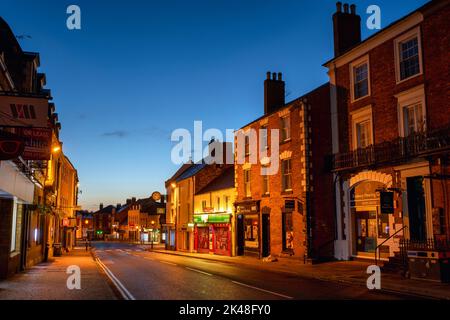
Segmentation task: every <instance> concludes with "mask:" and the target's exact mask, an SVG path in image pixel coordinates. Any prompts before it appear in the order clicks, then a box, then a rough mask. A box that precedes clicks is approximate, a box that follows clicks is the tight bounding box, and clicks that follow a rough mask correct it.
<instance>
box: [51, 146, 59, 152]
mask: <svg viewBox="0 0 450 320" xmlns="http://www.w3.org/2000/svg"><path fill="white" fill-rule="evenodd" d="M59 151H61V147H60V146H54V147H53V149H52V152H53V153H58V152H59Z"/></svg>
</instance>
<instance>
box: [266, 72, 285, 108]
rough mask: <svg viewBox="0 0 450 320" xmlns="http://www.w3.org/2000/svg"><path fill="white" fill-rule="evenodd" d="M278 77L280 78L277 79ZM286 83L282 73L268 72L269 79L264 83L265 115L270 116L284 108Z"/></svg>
mask: <svg viewBox="0 0 450 320" xmlns="http://www.w3.org/2000/svg"><path fill="white" fill-rule="evenodd" d="M277 76H278V78H277ZM284 98H285V83H284V81H283V75H282V74H281V72H279V73H278V75H277V73H276V72H274V73H272V78H271V76H270V72H267V78H266V80H265V81H264V114H269V113H272V112H274V111H275V110H277V109H279V108H280V107H282V106H284V103H285V101H284Z"/></svg>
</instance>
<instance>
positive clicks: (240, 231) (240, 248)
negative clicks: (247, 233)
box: [236, 214, 245, 256]
mask: <svg viewBox="0 0 450 320" xmlns="http://www.w3.org/2000/svg"><path fill="white" fill-rule="evenodd" d="M236 228H237V230H236V231H237V232H236V234H237V253H236V254H237V255H238V256H243V255H244V244H245V242H244V216H243V215H242V214H240V215H238V216H237V223H236Z"/></svg>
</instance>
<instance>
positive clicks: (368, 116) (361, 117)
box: [350, 105, 374, 150]
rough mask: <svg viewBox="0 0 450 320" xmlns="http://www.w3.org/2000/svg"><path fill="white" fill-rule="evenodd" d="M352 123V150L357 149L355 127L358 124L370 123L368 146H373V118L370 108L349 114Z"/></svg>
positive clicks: (356, 131)
mask: <svg viewBox="0 0 450 320" xmlns="http://www.w3.org/2000/svg"><path fill="white" fill-rule="evenodd" d="M350 116H351V121H352V150H357V149H358V130H357V125H358V124H359V123H362V122H365V121H369V122H370V144H369V145H368V146H370V145H373V144H374V130H373V116H372V106H371V105H369V106H367V107H364V108H361V109H358V110H356V111H354V112H352V113H350Z"/></svg>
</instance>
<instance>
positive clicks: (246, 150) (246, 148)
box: [245, 136, 250, 156]
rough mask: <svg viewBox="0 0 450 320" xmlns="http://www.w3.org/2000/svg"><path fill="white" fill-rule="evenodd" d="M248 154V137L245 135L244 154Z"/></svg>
mask: <svg viewBox="0 0 450 320" xmlns="http://www.w3.org/2000/svg"><path fill="white" fill-rule="evenodd" d="M249 154H250V137H249V136H245V155H246V156H248V155H249Z"/></svg>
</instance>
